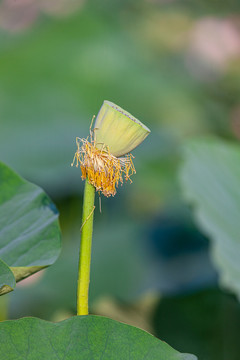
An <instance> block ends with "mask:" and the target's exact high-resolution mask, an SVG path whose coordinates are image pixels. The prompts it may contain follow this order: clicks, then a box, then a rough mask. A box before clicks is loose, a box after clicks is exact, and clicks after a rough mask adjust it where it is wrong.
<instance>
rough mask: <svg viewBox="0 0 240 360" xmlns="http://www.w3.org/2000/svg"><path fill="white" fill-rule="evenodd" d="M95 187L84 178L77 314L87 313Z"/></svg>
mask: <svg viewBox="0 0 240 360" xmlns="http://www.w3.org/2000/svg"><path fill="white" fill-rule="evenodd" d="M94 199H95V187H94V186H93V185H91V184H90V183H89V182H88V179H86V182H85V189H84V198H83V218H82V228H81V230H82V236H81V245H80V255H79V268H78V289H77V315H88V290H89V282H90V264H91V247H92V233H93V214H94V208H95V207H94Z"/></svg>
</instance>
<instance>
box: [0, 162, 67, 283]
mask: <svg viewBox="0 0 240 360" xmlns="http://www.w3.org/2000/svg"><path fill="white" fill-rule="evenodd" d="M0 185H1V186H0V259H1V260H3V261H4V262H5V263H6V264H7V265H8V266H9V267H13V268H14V269H15V271H13V273H14V274H15V273H18V276H17V280H20V279H21V278H24V277H26V276H29V275H31V273H34V272H36V271H37V270H38V268H36V267H44V266H48V265H51V264H52V263H53V262H54V261H55V260H56V259H57V257H58V255H59V252H60V247H61V242H60V228H59V224H58V212H57V210H56V208H55V206H54V204H53V203H52V202H51V200H50V199H49V197H48V196H47V195H46V194H45V193H44V191H43V190H42V189H41V188H39V187H38V186H36V185H34V184H31V183H29V182H27V181H26V180H24V179H23V178H21V177H20V176H19V175H17V174H16V173H15V172H14V171H12V170H11V169H9V168H8V167H7V166H6V165H4V164H3V163H0ZM19 267H20V268H21V269H20V270H21V271H17V268H19ZM39 269H40V268H39ZM3 270H4V269H3ZM5 270H6V269H5ZM9 271H10V269H9ZM9 271H7V272H6V271H5V272H4V271H3V272H1V281H2V283H5V284H7V281H8V279H7V277H8V276H9ZM4 273H5V275H4ZM4 279H5V280H4Z"/></svg>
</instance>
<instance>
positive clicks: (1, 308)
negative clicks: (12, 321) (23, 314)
mask: <svg viewBox="0 0 240 360" xmlns="http://www.w3.org/2000/svg"><path fill="white" fill-rule="evenodd" d="M8 305H9V296H8V294H7V295H3V296H0V321H5V320H7V318H8Z"/></svg>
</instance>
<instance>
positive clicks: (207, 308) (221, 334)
mask: <svg viewBox="0 0 240 360" xmlns="http://www.w3.org/2000/svg"><path fill="white" fill-rule="evenodd" d="M239 93H240V3H239V2H237V1H234V0H231V1H228V2H224V1H221V0H219V1H214V0H208V1H205V0H199V1H188V0H185V1H177V0H128V1H127V0H116V1H110V0H101V1H98V0H96V1H92V0H89V1H87V0H71V1H70V0H2V1H1V2H0V158H1V161H4V162H6V163H7V164H8V165H9V166H11V167H12V168H13V169H14V170H16V171H17V172H18V173H20V174H21V175H22V176H24V177H25V178H26V179H27V180H30V181H32V182H34V183H36V184H38V185H40V186H41V187H42V188H43V189H44V190H45V191H46V192H47V193H48V194H49V195H50V197H51V198H52V199H53V200H54V202H55V203H56V204H57V206H58V209H59V211H60V223H61V227H62V232H63V251H62V255H61V256H60V258H59V260H58V261H57V262H56V264H54V265H53V266H52V267H51V268H49V269H47V270H45V271H43V272H41V273H40V274H37V275H35V276H32V277H31V278H29V279H28V280H25V281H23V282H22V283H19V284H18V286H17V289H16V290H15V291H14V292H13V293H12V294H9V295H8V301H9V318H17V317H22V316H27V315H31V316H39V317H41V318H43V319H47V320H52V321H58V320H61V319H64V318H67V317H69V316H71V315H73V314H75V307H76V304H75V303H76V300H75V298H76V295H75V294H76V279H77V266H78V248H79V237H80V226H81V214H82V195H83V183H82V181H81V174H80V170H79V169H76V168H71V166H70V164H71V162H72V158H73V155H74V153H75V150H76V144H75V138H76V137H77V136H79V137H87V135H88V133H89V126H90V122H91V119H92V116H93V115H94V114H95V115H96V114H97V113H98V110H99V109H100V107H101V105H102V102H103V100H105V99H106V100H110V101H112V102H114V103H116V104H118V105H119V106H121V107H123V108H124V109H126V110H127V111H129V112H130V113H132V114H133V115H134V116H135V117H137V118H139V120H141V121H142V122H143V123H144V124H146V125H147V126H148V127H149V128H150V129H151V134H150V135H149V137H148V138H147V139H146V140H145V141H144V143H143V144H142V145H141V146H140V147H138V148H137V149H136V150H135V151H134V152H133V155H134V156H135V159H134V164H135V167H136V170H137V174H136V175H135V176H134V178H133V184H126V185H124V186H123V187H121V188H120V189H119V191H118V193H117V195H116V196H115V197H114V198H109V199H106V198H104V197H102V198H101V202H102V212H101V213H100V211H99V210H98V201H99V199H98V195H97V196H96V202H97V210H96V212H95V227H94V239H93V259H92V275H91V288H90V297H91V312H92V313H94V314H101V315H106V316H109V317H112V318H114V319H117V320H120V321H125V322H128V323H130V324H133V325H136V326H140V327H142V328H144V329H146V330H148V331H150V332H151V333H153V334H154V335H155V336H158V337H159V338H161V339H163V340H165V341H167V342H168V343H170V344H171V345H172V346H173V347H175V348H176V349H178V350H179V351H182V352H191V353H194V354H196V355H198V356H199V359H205V360H208V359H209V360H210V359H211V360H215V359H216V360H217V359H218V360H219V359H224V360H233V359H235V360H237V359H238V356H239V351H240V344H239V341H238V339H237V336H238V334H239V331H240V308H239V304H238V303H237V301H236V299H235V297H234V296H233V295H232V294H229V293H227V292H226V291H224V290H223V289H221V288H219V286H218V273H217V269H215V268H214V266H213V264H212V262H211V260H210V257H209V247H210V246H211V244H210V242H209V239H207V238H206V237H204V236H203V235H202V234H201V233H200V232H199V230H198V229H197V228H196V227H195V225H194V222H193V219H192V214H191V209H189V208H188V207H187V206H186V205H185V203H184V201H183V199H182V194H181V186H180V183H179V178H178V173H179V168H180V167H181V149H182V145H183V144H184V142H185V141H186V139H188V138H193V137H196V136H199V135H205V134H216V135H218V136H220V137H223V138H229V139H235V140H238V139H239V138H240V99H239ZM226 354H227V355H226Z"/></svg>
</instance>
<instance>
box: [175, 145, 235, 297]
mask: <svg viewBox="0 0 240 360" xmlns="http://www.w3.org/2000/svg"><path fill="white" fill-rule="evenodd" d="M181 179H182V184H183V189H184V195H185V198H186V199H187V201H189V202H190V203H191V204H193V205H194V210H195V211H194V214H195V217H196V220H197V222H198V224H199V226H200V227H201V228H202V230H203V231H204V232H205V233H206V234H207V235H209V237H210V239H211V240H212V251H211V253H212V258H213V261H214V263H215V265H216V267H217V268H218V269H219V274H220V281H221V283H222V284H223V285H224V286H226V287H228V288H229V289H231V290H233V291H235V293H236V294H237V295H238V297H239V298H240V261H239V259H240V236H239V234H240V147H239V146H238V145H235V144H231V143H228V142H224V141H221V140H217V139H200V140H195V141H191V142H189V143H188V144H187V145H186V147H185V163H184V166H183V169H182V173H181Z"/></svg>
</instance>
